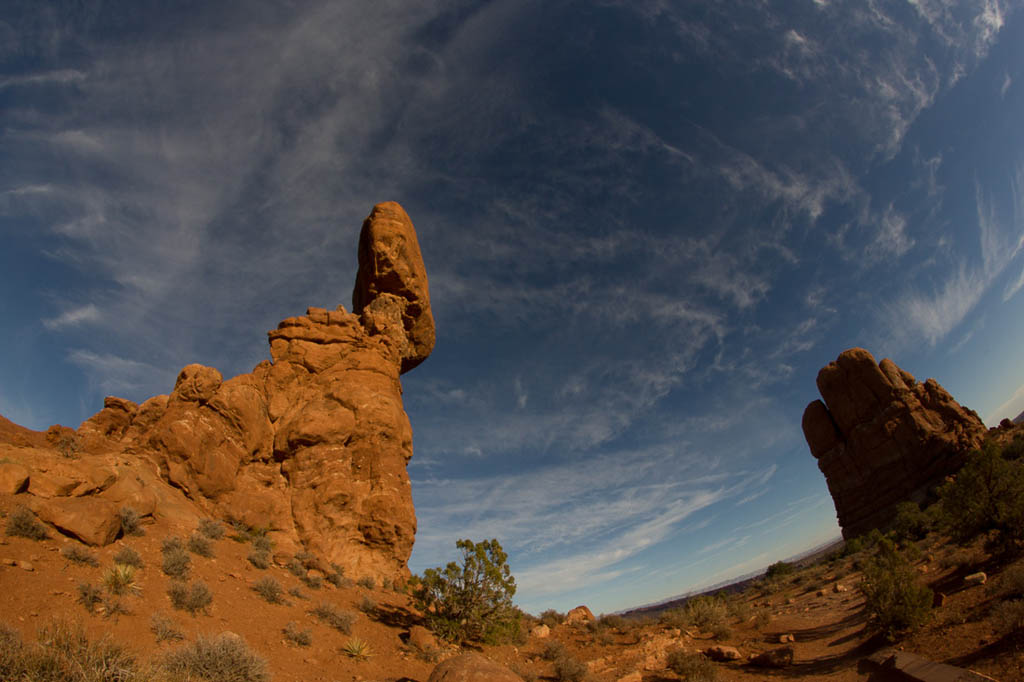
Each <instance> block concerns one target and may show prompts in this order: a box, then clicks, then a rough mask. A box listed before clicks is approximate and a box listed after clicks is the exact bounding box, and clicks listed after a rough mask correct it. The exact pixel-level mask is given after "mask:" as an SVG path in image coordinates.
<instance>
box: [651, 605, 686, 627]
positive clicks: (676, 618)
mask: <svg viewBox="0 0 1024 682" xmlns="http://www.w3.org/2000/svg"><path fill="white" fill-rule="evenodd" d="M658 622H659V623H660V624H662V625H664V626H665V627H670V628H685V627H687V626H688V625H689V624H690V621H689V620H688V619H687V617H686V611H684V610H683V609H680V608H674V609H668V610H666V611H662V612H661V613H660V614H658Z"/></svg>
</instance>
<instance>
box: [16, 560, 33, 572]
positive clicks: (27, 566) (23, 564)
mask: <svg viewBox="0 0 1024 682" xmlns="http://www.w3.org/2000/svg"><path fill="white" fill-rule="evenodd" d="M18 568H20V569H23V570H25V571H34V570H35V567H34V566H32V562H31V561H19V562H18Z"/></svg>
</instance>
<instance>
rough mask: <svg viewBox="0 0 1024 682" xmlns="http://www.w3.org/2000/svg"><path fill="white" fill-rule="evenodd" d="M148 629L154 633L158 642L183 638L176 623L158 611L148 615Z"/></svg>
mask: <svg viewBox="0 0 1024 682" xmlns="http://www.w3.org/2000/svg"><path fill="white" fill-rule="evenodd" d="M149 630H150V632H152V633H153V634H154V635H156V641H157V642H158V643H159V642H169V641H175V640H181V639H185V635H184V634H183V633H182V632H181V630H179V629H178V625H177V623H175V622H174V621H173V620H171V619H170V618H168V617H167V616H166V615H165V614H164V613H162V612H160V611H157V612H156V613H154V614H153V615H152V617H150V619H149Z"/></svg>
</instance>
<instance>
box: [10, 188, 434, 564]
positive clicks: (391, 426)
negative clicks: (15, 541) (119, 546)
mask: <svg viewBox="0 0 1024 682" xmlns="http://www.w3.org/2000/svg"><path fill="white" fill-rule="evenodd" d="M358 260H359V270H358V274H357V276H356V282H355V290H354V293H353V302H354V304H355V312H353V313H349V312H347V311H346V310H345V309H344V307H342V306H340V305H339V306H337V308H336V309H334V310H327V309H324V308H315V307H311V308H308V309H307V310H306V314H305V315H300V316H296V317H289V318H286V319H285V320H283V321H282V322H281V323H280V324H278V326H277V329H274V330H271V331H270V332H268V337H269V343H270V357H271V360H269V361H263V362H261V363H259V364H258V365H257V366H256V367H255V368H254V369H253V371H252V372H251V373H248V374H242V375H240V376H236V377H234V378H231V379H227V380H225V379H224V377H223V376H222V375H221V373H220V372H219V371H217V370H216V369H215V368H213V367H206V366H204V365H201V364H191V365H187V366H186V367H184V368H183V369H182V370H181V372H180V373H179V374H178V377H177V380H176V381H175V384H174V386H173V388H172V390H171V391H170V392H169V394H168V395H163V396H156V397H154V398H150V399H149V400H146V401H144V402H143V403H142V404H140V405H137V404H135V403H133V402H131V401H128V400H123V399H121V398H116V397H108V398H107V399H106V400H105V401H104V406H103V409H102V410H101V411H100V412H98V413H97V414H95V415H93V416H92V417H90V418H89V419H87V420H86V421H85V422H84V423H83V424H82V425H81V427H79V429H78V431H77V432H76V431H73V430H71V429H68V428H67V427H61V426H54V427H51V429H50V430H49V431H47V433H46V434H40V433H37V432H31V431H28V430H26V429H22V428H21V427H18V426H17V425H15V424H11V423H10V422H7V421H6V420H2V421H0V441H6V442H9V443H11V444H12V445H18V444H22V443H23V444H25V445H32V446H35V447H36V448H40V449H42V448H46V447H47V444H48V446H49V447H48V448H47V452H48V453H49V454H43V455H39V456H37V455H36V454H34V452H35V451H31V450H30V449H29V448H25V449H23V450H20V451H17V454H18V458H19V459H20V465H21V466H26V467H27V468H28V469H29V471H28V475H27V476H26V475H25V472H24V471H23V470H22V469H19V468H17V467H11V466H8V467H5V468H4V470H3V476H2V477H0V483H2V484H3V486H4V489H5V490H6V491H8V492H18V491H20V490H23V489H24V488H25V486H26V485H27V488H28V491H27V492H28V493H29V495H31V496H33V497H34V498H37V501H38V503H41V502H43V498H46V500H47V504H46V505H45V506H38V504H37V505H36V506H37V508H38V510H39V512H40V516H41V517H43V518H44V519H45V520H46V521H48V522H50V523H51V524H53V525H55V526H57V527H58V528H60V529H61V530H63V531H64V532H66V533H68V534H72V535H75V536H77V537H79V538H81V539H82V540H84V541H86V542H88V543H90V544H97V545H102V544H106V543H107V542H110V541H112V540H113V539H114V537H115V536H116V534H117V532H118V527H115V523H114V520H115V519H116V517H117V514H116V511H117V510H118V509H119V508H120V506H130V507H132V508H133V509H135V510H136V511H137V512H139V513H141V514H143V515H145V514H147V513H152V514H154V515H156V516H161V517H163V518H167V519H169V520H171V521H172V522H174V523H179V522H180V523H182V524H187V523H194V519H195V518H198V517H200V516H212V517H219V518H221V519H224V520H227V521H233V522H240V523H243V524H246V525H248V526H251V527H257V528H262V529H265V530H269V531H270V532H271V534H272V537H273V539H274V541H275V543H276V545H277V547H278V548H279V549H280V550H281V551H283V552H286V553H294V552H297V551H298V550H300V549H302V550H305V551H308V552H311V553H312V554H314V555H316V556H318V557H320V558H322V559H323V560H324V561H325V562H329V563H333V564H337V565H338V566H340V567H342V568H343V569H344V570H345V571H346V572H347V573H348V574H349V575H357V576H361V577H362V576H368V577H373V578H375V579H387V580H392V581H399V582H401V581H404V580H405V579H406V578H408V576H409V570H408V567H407V561H408V559H409V555H410V554H411V552H412V546H413V539H414V536H415V533H416V515H415V511H414V510H413V503H412V491H411V486H410V483H409V476H408V473H407V471H406V465H407V464H408V462H409V459H410V458H411V457H412V428H411V426H410V424H409V418H408V416H407V415H406V413H405V410H404V409H403V405H402V386H401V382H400V379H399V377H400V375H401V374H402V373H403V372H405V371H408V370H409V369H411V368H413V367H415V366H416V365H418V364H419V363H421V362H422V361H423V360H424V359H426V357H427V356H428V355H429V354H430V352H431V350H432V349H433V346H434V320H433V317H432V315H431V310H430V295H429V288H428V283H427V276H426V270H425V268H424V266H423V261H422V257H421V255H420V249H419V243H418V241H417V239H416V232H415V230H414V229H413V226H412V222H411V221H410V220H409V217H408V216H407V215H406V213H405V211H404V210H403V209H402V207H401V206H399V205H398V204H396V203H393V202H388V203H384V204H379V205H377V206H375V207H374V208H373V210H372V212H371V213H370V215H369V217H368V218H367V219H366V221H365V222H364V223H363V226H362V232H361V234H360V238H359V253H358ZM61 448H64V449H65V450H66V451H67V453H68V454H63V453H62V454H63V459H59V460H58V461H62V462H63V461H67V462H69V463H72V464H73V466H74V468H76V469H81V470H82V471H80V472H78V473H77V474H76V475H75V476H68V475H66V473H67V472H66V471H65V470H64V468H61V467H54V466H53V465H52V464H46V465H45V467H44V466H42V465H41V464H40V467H39V468H38V469H37V468H33V466H32V462H31V460H32V459H33V458H35V460H36V461H37V463H41V462H42V459H43V458H46V457H49V458H50V460H51V461H52V460H54V458H59V457H60V456H61V455H58V454H56V452H54V451H57V452H60V451H61ZM79 452H81V453H82V455H83V456H80V457H79V456H78V455H79ZM70 455H74V456H75V457H76V459H73V460H71V459H68V457H69V456H70ZM93 460H96V462H97V463H96V464H95V465H93V464H90V463H89V462H91V461H93ZM108 460H109V461H113V460H117V462H118V464H119V466H118V467H117V469H116V473H113V474H111V471H112V470H111V469H109V468H106V467H105V465H104V466H101V464H102V462H107V461H108ZM132 462H135V463H140V462H145V463H146V466H143V467H138V466H136V467H134V468H133V467H132V466H130V465H131V463H132ZM126 463H127V464H129V466H121V465H124V464H126ZM43 468H47V469H49V471H46V472H43ZM87 468H88V469H89V470H90V471H92V470H93V469H95V472H94V474H86V473H82V472H84V471H85V469H87ZM154 471H155V472H157V473H156V474H155V475H158V476H159V479H160V480H162V481H163V483H164V484H166V485H162V486H161V485H157V486H154V485H153V484H152V483H153V482H152V481H148V480H146V477H147V476H150V477H155V476H154V473H153V472H154ZM72 496H74V497H72ZM112 533H113V535H112Z"/></svg>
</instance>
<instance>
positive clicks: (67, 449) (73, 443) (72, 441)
mask: <svg viewBox="0 0 1024 682" xmlns="http://www.w3.org/2000/svg"><path fill="white" fill-rule="evenodd" d="M81 450H82V441H81V439H80V438H79V437H78V436H75V435H71V434H69V433H66V432H65V433H64V434H63V435H61V437H60V438H59V439H58V440H57V452H59V453H60V455H61V457H66V458H68V459H78V453H79V452H80V451H81Z"/></svg>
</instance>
